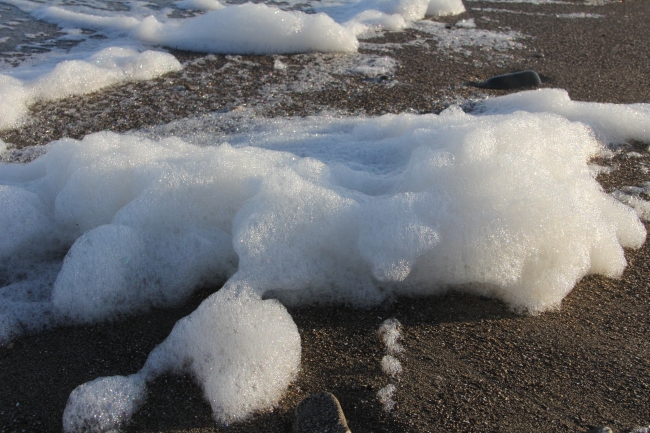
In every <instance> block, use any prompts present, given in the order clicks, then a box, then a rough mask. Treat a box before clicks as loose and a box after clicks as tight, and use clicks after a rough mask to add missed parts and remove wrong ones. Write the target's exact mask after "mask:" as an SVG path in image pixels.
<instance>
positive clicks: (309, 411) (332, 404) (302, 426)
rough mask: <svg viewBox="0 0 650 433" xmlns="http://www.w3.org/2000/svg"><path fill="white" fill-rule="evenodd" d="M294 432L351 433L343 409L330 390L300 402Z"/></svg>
mask: <svg viewBox="0 0 650 433" xmlns="http://www.w3.org/2000/svg"><path fill="white" fill-rule="evenodd" d="M293 431H294V433H350V429H349V428H348V423H347V422H346V421H345V415H344V414H343V409H341V405H340V404H339V401H338V400H337V399H336V397H335V396H334V395H333V394H331V393H329V392H320V393H318V394H312V395H310V396H309V397H306V398H305V399H303V400H302V401H301V402H300V403H298V407H296V420H295V423H294V425H293Z"/></svg>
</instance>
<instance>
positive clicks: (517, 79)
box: [473, 71, 542, 90]
mask: <svg viewBox="0 0 650 433" xmlns="http://www.w3.org/2000/svg"><path fill="white" fill-rule="evenodd" d="M473 84H474V85H475V86H476V87H481V88H483V89H498V90H504V89H520V88H523V87H538V86H539V85H540V84H542V80H541V79H540V78H539V75H538V74H537V72H535V71H520V72H513V73H512V74H505V75H497V76H494V77H490V78H488V79H487V80H485V81H483V82H480V83H473Z"/></svg>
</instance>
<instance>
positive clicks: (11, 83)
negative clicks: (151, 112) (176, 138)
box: [0, 47, 181, 129]
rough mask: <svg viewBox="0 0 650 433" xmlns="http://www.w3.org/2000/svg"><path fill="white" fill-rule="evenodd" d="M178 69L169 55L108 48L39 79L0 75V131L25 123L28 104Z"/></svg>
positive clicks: (178, 65)
mask: <svg viewBox="0 0 650 433" xmlns="http://www.w3.org/2000/svg"><path fill="white" fill-rule="evenodd" d="M180 69H181V64H180V63H179V62H178V60H176V58H174V56H172V55H171V54H168V53H162V52H158V51H145V52H143V53H138V52H136V51H134V50H131V49H126V48H119V47H110V48H106V49H103V50H101V51H100V52H98V53H96V54H94V55H92V56H90V57H88V58H86V59H84V60H68V61H64V62H61V63H59V64H58V65H56V67H55V68H54V70H52V71H51V72H48V73H46V74H43V75H41V76H40V77H38V78H36V79H33V80H29V81H22V80H18V79H16V78H13V77H9V76H6V75H2V74H0V129H4V128H10V127H15V126H18V125H19V124H20V122H21V121H23V120H24V118H25V116H26V114H27V112H28V106H29V104H32V103H34V102H36V101H38V100H53V99H58V98H63V97H65V96H71V95H82V94H86V93H91V92H94V91H97V90H99V89H101V88H103V87H106V86H109V85H111V84H116V83H120V82H124V81H137V80H149V79H152V78H155V77H157V76H160V75H162V74H165V73H167V72H172V71H177V70H180Z"/></svg>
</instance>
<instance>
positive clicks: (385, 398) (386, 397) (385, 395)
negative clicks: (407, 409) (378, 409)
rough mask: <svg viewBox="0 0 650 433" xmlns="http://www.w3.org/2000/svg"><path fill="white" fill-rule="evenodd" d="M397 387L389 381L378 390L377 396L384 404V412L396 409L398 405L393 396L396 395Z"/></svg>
mask: <svg viewBox="0 0 650 433" xmlns="http://www.w3.org/2000/svg"><path fill="white" fill-rule="evenodd" d="M396 390H397V388H395V385H393V384H392V383H389V384H388V385H386V386H385V387H383V388H382V389H380V390H379V391H377V398H378V399H379V402H380V403H381V404H382V405H383V408H384V412H392V411H393V410H394V409H395V406H396V405H397V402H396V401H395V400H394V399H393V396H394V395H395V391H396Z"/></svg>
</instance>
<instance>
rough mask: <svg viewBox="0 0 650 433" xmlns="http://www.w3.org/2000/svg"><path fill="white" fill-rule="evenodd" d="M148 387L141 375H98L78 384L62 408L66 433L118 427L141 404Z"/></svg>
mask: <svg viewBox="0 0 650 433" xmlns="http://www.w3.org/2000/svg"><path fill="white" fill-rule="evenodd" d="M146 394H147V388H146V384H145V381H144V379H143V377H142V376H140V375H137V374H135V375H132V376H128V377H122V376H112V377H102V378H99V379H95V380H93V381H92V382H88V383H85V384H83V385H80V386H78V387H77V388H75V389H74V390H73V391H72V393H71V394H70V397H69V398H68V403H67V404H66V407H65V411H64V412H63V431H65V432H66V433H81V432H108V431H117V430H118V429H119V428H120V427H122V426H123V425H124V424H125V423H126V422H127V421H128V420H130V419H131V417H132V416H133V414H134V413H135V412H136V411H137V410H138V409H139V408H140V406H141V405H142V404H143V403H144V400H145V399H146Z"/></svg>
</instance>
